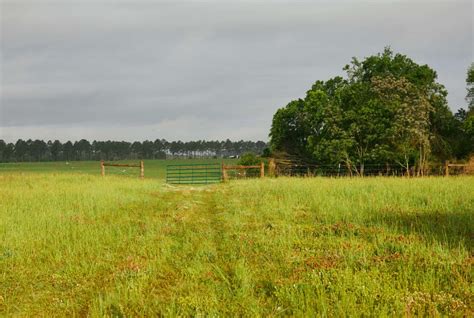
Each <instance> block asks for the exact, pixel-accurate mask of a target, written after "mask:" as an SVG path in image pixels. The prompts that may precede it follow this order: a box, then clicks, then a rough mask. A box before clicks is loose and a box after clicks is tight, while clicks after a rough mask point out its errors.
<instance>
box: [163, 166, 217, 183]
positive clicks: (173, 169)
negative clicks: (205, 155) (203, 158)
mask: <svg viewBox="0 0 474 318" xmlns="http://www.w3.org/2000/svg"><path fill="white" fill-rule="evenodd" d="M221 181H222V165H221V164H219V163H209V164H181V165H168V166H166V182H167V183H170V184H211V183H219V182H221Z"/></svg>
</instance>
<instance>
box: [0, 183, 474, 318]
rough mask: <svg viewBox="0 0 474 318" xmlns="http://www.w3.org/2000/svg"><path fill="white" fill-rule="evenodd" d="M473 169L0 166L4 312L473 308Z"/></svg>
mask: <svg viewBox="0 0 474 318" xmlns="http://www.w3.org/2000/svg"><path fill="white" fill-rule="evenodd" d="M473 215H474V178H472V177H462V178H461V177H460V178H424V179H395V178H393V179H392V178H364V179H356V178H354V179H324V178H311V179H286V178H278V179H264V180H247V181H232V182H230V183H228V184H223V185H214V186H203V187H173V186H167V185H164V184H162V183H160V182H157V181H155V180H150V179H149V180H144V181H141V180H136V179H131V178H123V177H116V176H110V177H106V178H101V177H99V176H92V175H79V174H78V175H74V174H72V175H71V174H57V175H52V174H51V175H49V174H27V175H23V176H19V175H15V174H3V175H0V315H6V316H86V315H89V316H92V317H98V316H101V317H102V316H104V315H105V316H115V317H123V316H157V315H165V316H191V315H199V314H202V315H220V316H231V315H232V316H236V315H237V316H279V315H284V316H286V315H294V316H377V317H378V316H393V315H395V316H403V315H406V316H410V315H431V316H436V315H453V316H460V317H461V316H472V314H473V310H472V308H473V287H472V286H473V281H472V280H473V271H472V269H473V268H472V266H473V263H474V257H473V247H474V243H473V240H474V234H473V233H474V223H473Z"/></svg>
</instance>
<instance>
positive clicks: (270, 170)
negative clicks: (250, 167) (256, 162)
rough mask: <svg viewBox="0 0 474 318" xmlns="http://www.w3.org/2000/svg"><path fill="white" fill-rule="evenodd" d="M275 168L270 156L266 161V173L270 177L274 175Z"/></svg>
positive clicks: (273, 160)
mask: <svg viewBox="0 0 474 318" xmlns="http://www.w3.org/2000/svg"><path fill="white" fill-rule="evenodd" d="M275 168H276V164H275V159H274V158H270V161H269V162H268V175H269V176H270V177H274V176H275Z"/></svg>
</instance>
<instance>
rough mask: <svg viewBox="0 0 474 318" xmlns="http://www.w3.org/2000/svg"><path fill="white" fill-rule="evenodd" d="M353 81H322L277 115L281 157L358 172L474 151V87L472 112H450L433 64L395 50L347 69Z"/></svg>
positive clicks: (274, 136) (276, 145) (472, 75)
mask: <svg viewBox="0 0 474 318" xmlns="http://www.w3.org/2000/svg"><path fill="white" fill-rule="evenodd" d="M344 70H345V71H346V72H347V77H346V78H342V77H335V78H332V79H329V80H327V81H317V82H316V83H315V84H314V85H313V86H312V88H311V89H310V90H309V91H308V92H307V94H306V97H305V98H304V99H299V100H295V101H291V102H290V103H289V104H288V105H287V106H286V107H284V108H281V109H279V110H278V111H277V112H276V114H275V115H274V117H273V123H272V127H271V132H270V137H271V147H272V150H273V151H274V152H275V153H281V154H283V155H290V156H291V155H292V156H298V157H299V158H301V157H303V158H306V159H307V160H308V161H312V162H318V163H323V164H341V163H343V164H345V165H346V166H347V167H348V168H350V169H351V170H354V171H355V172H357V173H362V174H363V173H364V166H365V165H367V164H373V163H391V164H399V165H401V166H403V167H405V168H406V169H407V170H408V169H409V167H412V166H416V168H417V170H418V172H419V173H423V171H424V169H425V168H426V165H427V162H428V161H438V162H441V161H444V160H446V159H449V158H453V157H456V158H463V157H466V156H468V155H469V153H470V152H471V151H473V143H472V140H473V139H472V136H473V134H472V127H474V126H473V125H472V123H473V96H474V93H473V82H474V71H473V69H472V67H471V69H470V71H469V75H468V86H469V94H468V99H469V103H470V108H469V111H465V110H463V109H461V110H460V111H459V112H458V113H457V114H456V115H453V113H452V112H451V111H450V109H449V107H448V103H447V100H446V96H447V91H446V89H445V88H444V86H443V85H441V84H439V83H438V82H437V81H436V79H437V75H436V72H435V71H434V70H433V69H431V68H430V67H429V66H427V65H418V64H417V63H415V62H414V61H413V60H411V59H410V58H408V57H407V56H405V55H402V54H394V53H393V52H392V51H391V50H390V49H389V48H386V49H385V50H384V52H383V53H380V54H377V55H375V56H370V57H368V58H365V59H364V60H363V61H360V60H358V59H356V58H354V59H353V60H352V62H351V63H350V64H349V65H346V66H345V67H344Z"/></svg>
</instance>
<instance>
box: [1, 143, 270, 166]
mask: <svg viewBox="0 0 474 318" xmlns="http://www.w3.org/2000/svg"><path fill="white" fill-rule="evenodd" d="M266 147H267V144H266V143H265V142H263V141H257V142H254V141H243V140H240V141H231V140H229V139H227V140H225V141H205V140H198V141H188V142H183V141H171V142H169V141H166V140H165V139H156V140H155V141H150V140H145V141H143V142H140V141H135V142H127V141H110V140H108V141H96V140H94V141H93V142H92V143H91V142H89V141H88V140H85V139H81V140H79V141H75V142H71V141H67V142H65V143H61V142H60V141H59V140H55V141H51V140H49V141H46V142H45V141H43V140H38V139H37V140H31V139H29V140H22V139H18V140H17V141H16V142H15V143H6V142H5V141H4V140H1V139H0V162H22V161H64V160H67V161H72V160H127V159H170V158H225V157H237V156H240V155H241V154H243V153H247V152H252V153H255V154H262V153H263V152H264V150H265V149H266Z"/></svg>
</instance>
